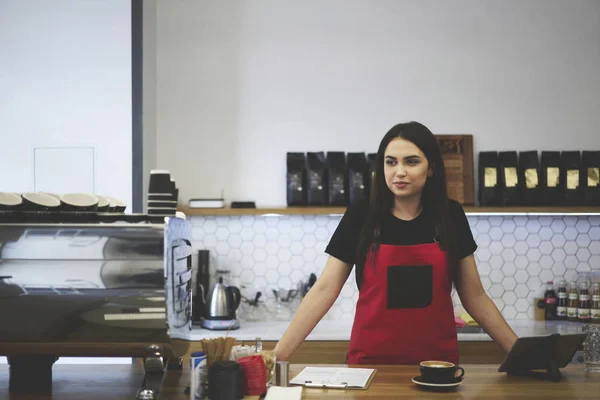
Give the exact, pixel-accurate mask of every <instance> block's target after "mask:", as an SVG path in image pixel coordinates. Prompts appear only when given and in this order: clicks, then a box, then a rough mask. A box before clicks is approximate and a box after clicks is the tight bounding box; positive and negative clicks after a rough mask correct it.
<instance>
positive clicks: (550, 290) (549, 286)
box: [544, 281, 557, 321]
mask: <svg viewBox="0 0 600 400" xmlns="http://www.w3.org/2000/svg"><path fill="white" fill-rule="evenodd" d="M556 311H557V297H556V291H555V290H554V283H552V281H550V282H548V283H546V291H545V292H544V319H546V321H554V320H555V319H556Z"/></svg>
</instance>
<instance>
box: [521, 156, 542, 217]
mask: <svg viewBox="0 0 600 400" xmlns="http://www.w3.org/2000/svg"><path fill="white" fill-rule="evenodd" d="M519 180H520V181H521V198H522V200H523V202H522V204H523V205H526V206H537V205H539V204H540V198H539V197H540V161H539V159H538V152H537V150H536V151H521V152H520V153H519Z"/></svg>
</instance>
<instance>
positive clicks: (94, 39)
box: [0, 0, 132, 203]
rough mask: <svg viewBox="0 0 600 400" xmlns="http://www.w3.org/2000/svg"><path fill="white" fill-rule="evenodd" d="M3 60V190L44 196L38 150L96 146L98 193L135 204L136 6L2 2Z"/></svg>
mask: <svg viewBox="0 0 600 400" xmlns="http://www.w3.org/2000/svg"><path fill="white" fill-rule="evenodd" d="M0 55H1V56H0V104H1V106H0V138H1V140H2V142H1V143H2V144H1V145H0V170H1V171H2V173H0V190H2V191H14V192H24V191H31V190H34V189H35V187H34V182H33V149H34V148H35V147H45V146H48V147H93V148H94V164H93V165H92V167H93V173H94V181H95V184H94V185H93V187H94V190H95V192H96V193H98V194H106V195H112V196H115V197H118V198H121V199H123V200H124V201H127V202H128V203H130V202H131V196H132V194H131V186H132V185H131V174H132V172H131V171H132V165H131V163H132V160H131V151H132V147H131V135H132V134H131V132H132V131H131V123H132V122H131V2H130V1H129V0H103V1H80V0H53V1H47V0H20V1H14V0H0ZM89 165H91V164H88V166H89ZM58 166H62V167H68V168H67V169H69V168H70V169H71V170H73V171H76V170H78V169H81V168H82V166H81V165H76V164H73V163H71V164H69V162H68V160H65V159H57V160H56V167H57V168H58ZM53 167H54V166H53V165H49V168H53ZM85 168H87V167H85ZM59 169H60V168H59ZM57 175H58V176H56V184H57V187H62V186H64V185H63V183H64V182H62V181H68V180H69V179H70V177H69V176H68V174H65V175H60V174H57ZM61 182H62V183H61ZM88 186H89V182H71V184H70V186H69V187H73V188H74V189H76V188H77V187H88Z"/></svg>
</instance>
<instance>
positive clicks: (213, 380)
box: [208, 361, 245, 400]
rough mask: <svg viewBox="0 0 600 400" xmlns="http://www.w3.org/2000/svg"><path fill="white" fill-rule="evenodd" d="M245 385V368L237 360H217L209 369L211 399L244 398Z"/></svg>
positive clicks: (238, 399) (230, 399)
mask: <svg viewBox="0 0 600 400" xmlns="http://www.w3.org/2000/svg"><path fill="white" fill-rule="evenodd" d="M244 385H245V376H244V370H243V369H242V366H241V365H240V364H238V363H236V362H235V361H217V362H215V363H214V364H213V365H211V366H210V368H209V369H208V398H209V400H240V399H243V398H244Z"/></svg>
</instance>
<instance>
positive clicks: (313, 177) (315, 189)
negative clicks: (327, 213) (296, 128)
mask: <svg viewBox="0 0 600 400" xmlns="http://www.w3.org/2000/svg"><path fill="white" fill-rule="evenodd" d="M306 181H307V192H306V200H307V203H308V205H311V206H323V205H326V204H327V160H326V159H325V153H324V152H322V151H318V152H308V153H306Z"/></svg>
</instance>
